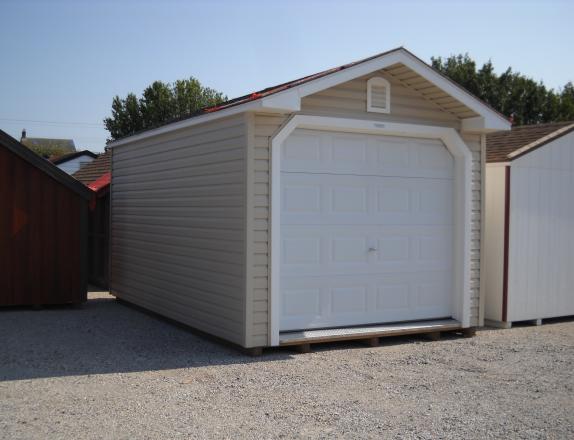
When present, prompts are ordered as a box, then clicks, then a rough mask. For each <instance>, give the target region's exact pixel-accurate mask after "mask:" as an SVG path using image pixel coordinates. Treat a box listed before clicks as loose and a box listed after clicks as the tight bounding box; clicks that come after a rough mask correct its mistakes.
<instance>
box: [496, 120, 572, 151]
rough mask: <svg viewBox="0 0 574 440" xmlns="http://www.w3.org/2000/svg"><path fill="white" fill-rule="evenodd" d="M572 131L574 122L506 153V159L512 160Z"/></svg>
mask: <svg viewBox="0 0 574 440" xmlns="http://www.w3.org/2000/svg"><path fill="white" fill-rule="evenodd" d="M573 129H574V122H571V123H570V124H568V125H565V126H564V127H562V128H559V129H558V130H555V131H553V132H551V133H548V134H546V135H544V136H542V137H541V138H538V139H536V140H535V141H532V142H530V143H529V144H526V145H524V146H523V147H520V148H518V149H516V150H514V151H511V152H510V153H508V154H507V155H506V157H508V158H509V159H511V160H512V159H514V158H516V157H517V156H520V155H522V154H524V153H527V152H528V151H530V150H532V149H534V148H536V147H537V146H542V145H543V144H545V143H547V142H550V141H551V140H553V139H555V138H558V137H560V136H562V135H563V134H566V133H567V132H569V131H571V130H573Z"/></svg>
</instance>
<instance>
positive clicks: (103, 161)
mask: <svg viewBox="0 0 574 440" xmlns="http://www.w3.org/2000/svg"><path fill="white" fill-rule="evenodd" d="M111 165H112V151H111V150H106V152H105V153H102V154H100V155H99V156H98V157H97V158H96V159H94V160H93V161H91V162H90V163H89V164H87V165H85V166H83V167H82V168H80V169H79V170H78V171H76V172H75V173H74V174H72V176H73V177H75V178H76V179H77V180H79V181H80V182H82V183H83V184H84V185H88V184H90V183H92V182H93V181H95V180H97V179H98V178H100V177H102V176H103V175H104V174H106V173H108V172H110V171H111Z"/></svg>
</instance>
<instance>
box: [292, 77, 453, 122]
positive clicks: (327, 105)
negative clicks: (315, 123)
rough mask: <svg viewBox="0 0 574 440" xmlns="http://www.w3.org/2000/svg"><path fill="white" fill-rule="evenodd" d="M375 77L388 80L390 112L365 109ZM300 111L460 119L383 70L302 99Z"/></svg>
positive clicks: (420, 119)
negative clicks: (368, 87)
mask: <svg viewBox="0 0 574 440" xmlns="http://www.w3.org/2000/svg"><path fill="white" fill-rule="evenodd" d="M374 76H382V77H384V78H386V79H387V80H388V81H389V82H390V83H391V113H390V114H386V113H373V112H367V111H366V109H367V80H368V79H369V78H371V77H374ZM301 113H303V114H313V115H322V116H336V117H344V118H358V119H371V120H382V121H392V122H410V123H417V124H428V125H440V126H448V127H453V128H460V120H459V119H458V118H457V117H456V116H454V115H453V114H451V113H448V112H446V111H444V110H442V109H441V108H440V107H439V106H438V105H437V104H435V103H434V102H431V101H430V100H428V99H425V98H423V96H422V94H421V93H420V92H417V91H416V90H413V89H412V88H409V87H406V86H404V85H403V84H401V83H400V82H399V81H397V80H396V79H394V78H393V77H391V76H390V75H388V74H386V73H385V72H382V71H381V72H376V73H373V74H370V75H368V76H364V77H361V78H357V79H354V80H352V81H349V82H346V83H344V84H340V85H338V86H335V87H332V88H330V89H327V90H324V91H321V92H319V93H315V94H313V95H310V96H307V97H305V98H303V99H302V101H301Z"/></svg>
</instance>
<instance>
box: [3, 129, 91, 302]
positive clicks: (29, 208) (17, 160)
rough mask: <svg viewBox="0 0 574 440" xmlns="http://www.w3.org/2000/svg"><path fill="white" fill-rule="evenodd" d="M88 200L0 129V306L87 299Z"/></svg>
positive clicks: (83, 192)
mask: <svg viewBox="0 0 574 440" xmlns="http://www.w3.org/2000/svg"><path fill="white" fill-rule="evenodd" d="M91 197H92V193H91V191H90V190H89V189H88V188H86V187H85V186H84V185H82V184H81V183H80V182H78V181H77V180H76V179H74V178H73V177H71V176H69V175H68V174H67V173H65V172H64V171H62V170H60V169H58V167H56V166H55V165H53V164H52V163H50V162H49V161H47V160H45V159H43V158H42V157H40V156H39V155H37V154H36V153H34V152H33V151H31V150H30V149H28V148H27V147H25V146H24V145H22V144H21V143H20V142H18V141H17V140H16V139H14V138H12V137H11V136H9V135H8V134H6V133H4V132H3V131H1V130H0V306H11V305H44V304H66V303H80V302H83V301H85V300H86V292H87V223H88V203H89V200H90V199H91Z"/></svg>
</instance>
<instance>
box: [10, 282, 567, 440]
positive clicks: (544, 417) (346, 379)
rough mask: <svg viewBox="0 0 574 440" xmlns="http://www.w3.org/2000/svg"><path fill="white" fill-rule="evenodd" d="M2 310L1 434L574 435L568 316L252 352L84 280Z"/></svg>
mask: <svg viewBox="0 0 574 440" xmlns="http://www.w3.org/2000/svg"><path fill="white" fill-rule="evenodd" d="M90 297H91V299H90V301H89V302H88V304H87V305H86V306H85V307H84V308H82V309H72V308H69V309H68V308H54V309H45V310H42V311H32V310H24V309H21V310H4V311H0V348H1V350H0V438H2V439H51V438H58V439H108V438H109V439H177V438H185V439H189V438H194V439H201V438H257V439H260V438H333V437H338V438H401V439H411V438H412V439H427V438H429V439H430V438H432V439H436V438H453V439H460V438H464V439H474V438H477V439H478V438H480V439H484V438H526V439H540V438H556V439H558V438H560V439H562V438H564V439H566V438H569V439H572V438H574V427H573V424H574V377H573V372H574V371H573V361H574V321H572V320H570V321H568V320H565V321H562V322H555V323H552V324H546V325H543V326H541V327H519V328H514V329H512V330H483V331H480V332H478V333H477V336H476V337H475V338H471V339H463V338H460V337H455V336H446V337H444V338H443V339H442V340H441V341H436V342H431V341H427V340H425V339H424V338H422V337H415V338H413V337H410V338H392V339H386V340H383V343H384V345H382V346H381V347H378V348H370V347H364V346H361V345H360V344H358V343H353V344H348V343H346V344H328V345H320V346H317V347H316V349H315V351H314V352H313V353H310V354H295V353H293V352H289V351H286V350H272V351H270V352H268V353H266V354H264V355H263V356H261V357H258V358H250V357H248V356H245V355H243V354H241V353H239V352H238V351H236V350H234V349H233V348H229V347H225V346H223V345H221V344H218V343H214V342H211V341H208V340H206V339H203V338H201V337H199V336H196V335H194V334H193V333H190V332H189V331H187V330H185V329H183V328H180V327H177V326H175V325H173V324H170V323H169V322H165V321H164V320H161V319H158V318H157V317H154V316H150V315H148V314H145V313H142V312H141V311H139V310H137V309H134V308H132V307H128V306H126V305H123V304H121V303H118V302H116V301H115V300H113V299H112V297H110V296H108V295H106V294H96V293H92V294H91V295H90Z"/></svg>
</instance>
